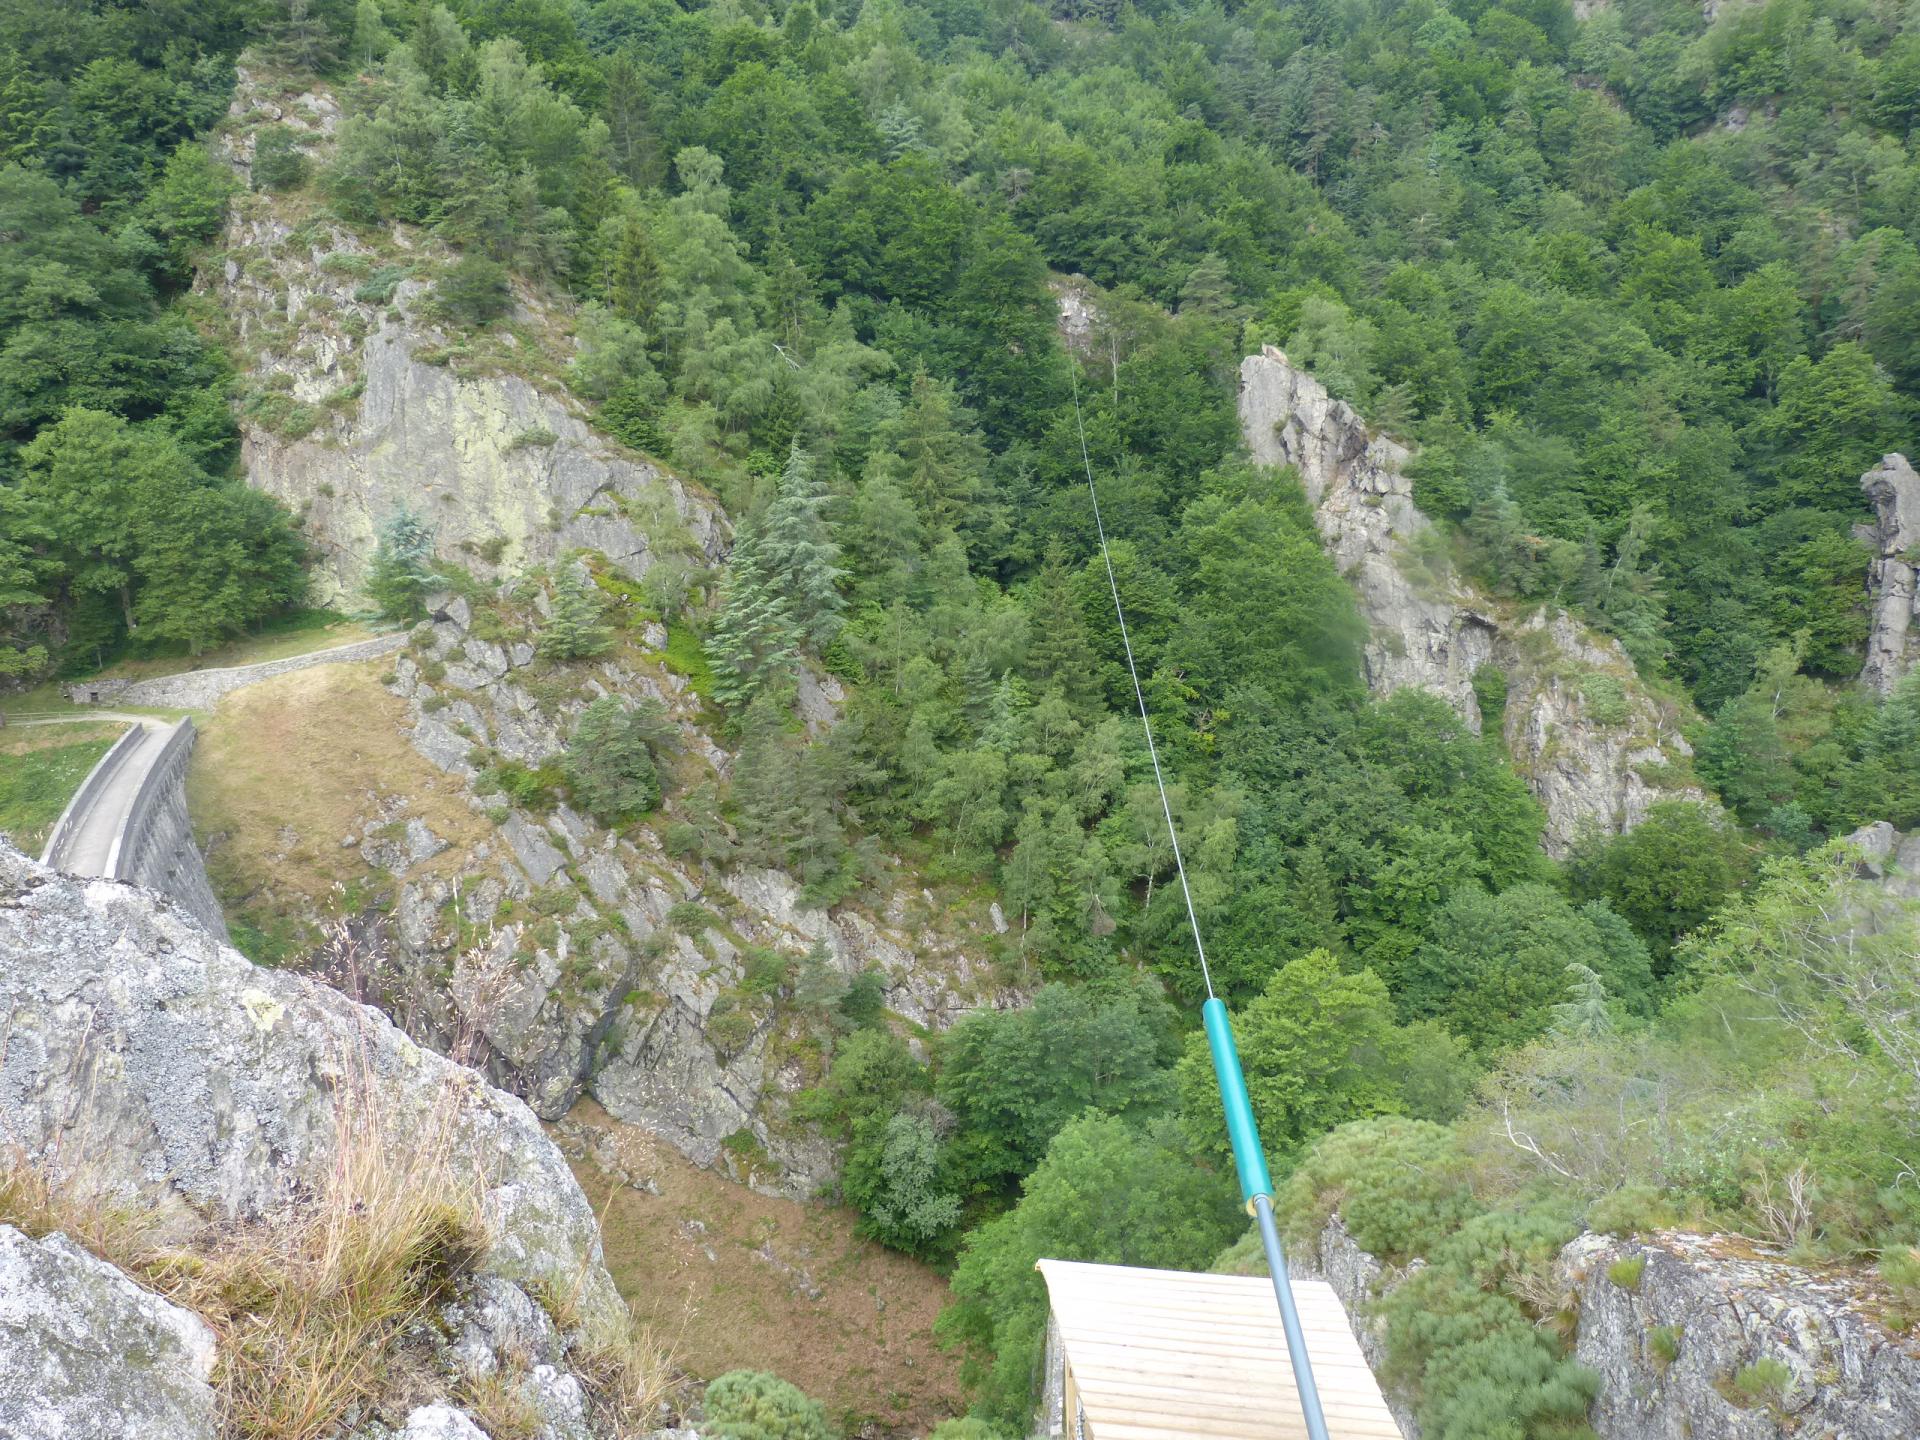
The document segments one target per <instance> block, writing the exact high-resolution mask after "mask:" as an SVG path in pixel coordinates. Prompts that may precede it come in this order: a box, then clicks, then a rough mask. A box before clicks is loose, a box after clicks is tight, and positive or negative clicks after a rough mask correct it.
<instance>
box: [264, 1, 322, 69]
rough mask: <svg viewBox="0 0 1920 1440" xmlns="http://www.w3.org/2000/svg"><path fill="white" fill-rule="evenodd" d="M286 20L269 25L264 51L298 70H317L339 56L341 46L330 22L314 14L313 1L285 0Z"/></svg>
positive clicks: (278, 20) (272, 22)
mask: <svg viewBox="0 0 1920 1440" xmlns="http://www.w3.org/2000/svg"><path fill="white" fill-rule="evenodd" d="M284 6H285V10H286V18H285V19H274V20H271V21H269V22H268V23H267V24H266V26H265V27H263V28H264V29H265V32H266V33H265V37H264V38H263V40H262V42H261V47H260V48H261V49H262V50H263V51H264V52H265V53H266V54H267V55H268V56H269V57H270V58H271V59H273V60H276V61H278V62H279V63H280V64H282V65H288V66H291V67H292V68H294V69H296V70H318V69H320V68H322V67H323V66H325V65H326V64H327V63H328V62H329V61H331V60H332V59H333V58H334V56H335V55H337V54H338V53H339V50H340V42H339V40H338V39H337V38H336V37H335V36H334V34H333V32H332V31H330V30H329V29H328V28H327V22H326V21H325V20H323V19H322V18H321V17H320V16H318V15H315V14H314V13H313V7H312V4H311V3H310V0H284Z"/></svg>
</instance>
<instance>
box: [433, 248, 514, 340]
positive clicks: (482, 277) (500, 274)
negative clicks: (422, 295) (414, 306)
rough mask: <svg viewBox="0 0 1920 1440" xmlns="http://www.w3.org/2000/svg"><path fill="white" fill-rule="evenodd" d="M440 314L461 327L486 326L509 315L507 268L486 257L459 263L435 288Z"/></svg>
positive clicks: (466, 258) (510, 289) (510, 291)
mask: <svg viewBox="0 0 1920 1440" xmlns="http://www.w3.org/2000/svg"><path fill="white" fill-rule="evenodd" d="M433 293H434V300H435V304H436V306H437V308H438V309H439V311H440V313H441V314H442V315H444V316H445V317H446V318H447V319H449V320H451V321H453V322H454V323H456V324H460V325H486V324H490V323H491V322H493V321H495V320H498V319H499V318H500V317H501V316H502V315H504V314H506V313H507V310H508V308H509V307H510V306H511V305H512V304H513V287H512V285H510V284H509V283H508V281H507V271H506V267H505V266H503V265H501V264H500V263H499V262H498V261H495V260H489V259H488V258H487V257H486V256H484V255H465V256H462V257H461V258H460V259H459V260H456V261H455V262H454V263H453V265H452V266H451V267H450V268H449V269H448V270H447V272H446V273H445V274H444V275H442V276H441V277H440V279H439V281H438V282H437V283H436V284H435V285H434V287H433Z"/></svg>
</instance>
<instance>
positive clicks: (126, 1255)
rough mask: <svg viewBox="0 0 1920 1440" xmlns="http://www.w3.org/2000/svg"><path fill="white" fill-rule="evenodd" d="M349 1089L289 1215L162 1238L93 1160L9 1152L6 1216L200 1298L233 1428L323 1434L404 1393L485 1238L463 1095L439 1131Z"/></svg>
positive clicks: (312, 1439) (262, 1433)
mask: <svg viewBox="0 0 1920 1440" xmlns="http://www.w3.org/2000/svg"><path fill="white" fill-rule="evenodd" d="M348 1091H349V1093H347V1094H344V1095H343V1097H342V1105H341V1110H340V1114H341V1117H342V1120H341V1123H342V1127H343V1130H342V1133H341V1135H340V1136H339V1139H338V1143H337V1144H336V1146H335V1150H334V1163H333V1165H332V1168H331V1169H330V1170H329V1172H328V1173H327V1175H326V1176H325V1177H324V1179H323V1181H322V1182H321V1184H320V1186H319V1188H318V1191H317V1193H315V1194H314V1195H313V1196H311V1197H310V1198H309V1199H308V1200H306V1201H305V1202H303V1203H301V1204H299V1205H298V1206H297V1207H295V1208H292V1209H290V1210H289V1212H288V1213H286V1214H284V1215H281V1216H279V1217H276V1218H274V1219H272V1220H267V1221H262V1222H259V1223H256V1224H251V1225H244V1226H240V1227H237V1228H234V1229H232V1230H230V1231H227V1232H225V1233H220V1234H211V1233H210V1234H207V1235H204V1236H203V1237H202V1238H201V1240H200V1241H199V1243H196V1244H194V1245H192V1246H160V1245H156V1244H154V1243H152V1235H153V1231H154V1225H153V1217H154V1215H156V1214H157V1212H156V1211H153V1210H151V1209H149V1210H147V1211H145V1212H142V1211H141V1210H140V1209H139V1208H138V1207H135V1206H131V1205H127V1204H123V1203H119V1202H116V1201H113V1200H110V1199H106V1198H103V1197H104V1195H105V1193H106V1192H105V1191H104V1190H102V1189H101V1188H99V1187H96V1186H91V1185H89V1184H87V1183H86V1181H85V1177H84V1174H81V1175H79V1176H75V1175H72V1174H71V1173H68V1174H66V1175H65V1178H60V1179H56V1178H54V1177H55V1176H60V1175H62V1174H63V1172H62V1171H60V1170H59V1169H57V1168H54V1167H41V1166H36V1165H34V1164H32V1163H31V1162H30V1160H29V1157H27V1156H26V1155H25V1153H24V1152H21V1151H19V1150H17V1149H16V1150H15V1151H14V1152H13V1153H12V1154H11V1155H9V1156H7V1157H6V1158H5V1159H4V1161H0V1221H5V1222H7V1223H10V1224H14V1225H16V1226H18V1227H19V1228H21V1229H23V1230H25V1231H26V1232H27V1233H29V1234H32V1235H36V1236H37V1235H43V1234H46V1233H49V1232H51V1231H54V1230H59V1231H62V1232H64V1233H65V1234H67V1235H68V1236H69V1237H70V1238H72V1239H74V1240H75V1241H76V1242H78V1243H79V1244H82V1245H84V1246H85V1247H86V1248H87V1249H89V1250H91V1251H93V1252H94V1253H96V1254H98V1255H100V1256H102V1257H103V1258H105V1259H106V1260H108V1261H110V1262H112V1263H113V1264H115V1265H117V1266H119V1267H120V1268H121V1269H123V1270H125V1271H127V1272H128V1273H129V1274H131V1275H134V1276H136V1277H137V1278H139V1279H140V1280H142V1281H144V1282H145V1283H147V1284H148V1285H150V1286H152V1287H153V1288H154V1289H155V1290H157V1291H159V1292H160V1293H161V1294H163V1295H165V1296H166V1297H167V1298H168V1299H170V1300H172V1301H173V1302H175V1303H176V1304H179V1305H183V1306H185V1307H187V1308H188V1309H190V1310H193V1311H195V1312H196V1313H198V1314H199V1315H200V1317H201V1318H202V1319H203V1320H205V1321H206V1322H207V1323H208V1324H209V1325H211V1326H212V1327H213V1329H214V1331H215V1333H216V1334H217V1336H218V1337H219V1341H220V1349H219V1353H220V1366H219V1374H218V1377H217V1378H218V1383H219V1385H220V1390H221V1398H222V1407H223V1410H224V1413H225V1417H226V1424H227V1429H228V1431H229V1433H231V1434H234V1435H237V1436H240V1437H244V1440H319V1437H321V1436H324V1435H327V1434H330V1433H332V1432H333V1431H334V1430H335V1429H336V1428H337V1427H338V1426H339V1424H340V1422H341V1420H342V1419H343V1418H344V1417H345V1415H346V1414H347V1412H348V1411H349V1410H350V1409H351V1408H353V1407H356V1406H359V1407H362V1408H365V1407H368V1406H378V1405H379V1403H380V1401H381V1400H382V1398H383V1397H386V1396H389V1395H394V1394H396V1393H398V1392H401V1391H403V1390H404V1389H405V1388H406V1387H407V1385H408V1383H409V1381H410V1380H411V1379H412V1378H413V1376H414V1375H415V1374H416V1373H417V1371H418V1370H419V1368H420V1365H421V1363H422V1357H421V1356H418V1355H416V1354H415V1353H414V1351H413V1344H412V1337H411V1336H410V1335H409V1333H408V1332H409V1330H410V1329H411V1328H412V1327H414V1326H415V1325H416V1324H417V1322H419V1321H420V1320H422V1319H424V1318H425V1317H426V1316H427V1314H428V1312H429V1311H430V1310H431V1309H432V1308H433V1307H434V1306H435V1305H436V1304H439V1303H441V1302H443V1301H445V1300H447V1299H449V1298H451V1295H452V1292H453V1289H454V1287H455V1285H456V1284H457V1283H458V1281H459V1280H460V1278H461V1276H463V1275H464V1274H465V1273H467V1272H468V1271H469V1270H470V1269H471V1268H472V1266H473V1264H474V1263H475V1261H477V1260H478V1259H479V1257H480V1255H481V1254H482V1253H483V1252H484V1250H485V1248H486V1244H487V1234H486V1229H485V1224H484V1217H483V1208H482V1196H483V1188H482V1185H481V1181H480V1177H479V1175H478V1174H477V1172H475V1171H474V1170H473V1169H472V1167H471V1166H470V1165H467V1164H464V1163H462V1161H461V1159H460V1157H458V1156H456V1154H455V1153H454V1147H453V1144H452V1140H453V1134H452V1128H451V1117H452V1116H453V1115H455V1114H456V1113H457V1111H458V1107H457V1105H456V1104H454V1103H452V1097H450V1096H449V1097H447V1102H448V1103H444V1104H439V1105H436V1106H434V1107H433V1108H432V1111H431V1113H432V1114H433V1115H434V1116H436V1117H439V1118H438V1121H437V1123H433V1124H430V1126H429V1128H428V1131H427V1133H424V1134H423V1133H420V1131H419V1130H418V1129H417V1128H416V1129H413V1130H410V1131H409V1132H408V1133H407V1134H406V1135H404V1136H399V1135H388V1134H387V1133H385V1125H384V1123H383V1117H382V1111H381V1107H380V1106H379V1104H378V1103H377V1101H376V1100H374V1099H373V1095H374V1092H373V1088H372V1082H371V1078H370V1077H367V1076H361V1077H359V1079H358V1080H357V1081H355V1082H352V1083H350V1085H349V1087H348Z"/></svg>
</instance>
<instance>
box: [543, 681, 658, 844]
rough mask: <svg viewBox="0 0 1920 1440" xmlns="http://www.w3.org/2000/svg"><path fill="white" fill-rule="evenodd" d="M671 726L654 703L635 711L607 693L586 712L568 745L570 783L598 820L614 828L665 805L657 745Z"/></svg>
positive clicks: (584, 711)
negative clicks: (656, 762)
mask: <svg viewBox="0 0 1920 1440" xmlns="http://www.w3.org/2000/svg"><path fill="white" fill-rule="evenodd" d="M670 728H671V726H670V723H669V722H668V720H667V718H666V715H665V713H664V712H662V711H661V709H660V707H659V706H658V705H656V704H652V703H651V702H649V703H647V704H642V705H637V706H633V707H629V706H627V705H624V704H622V703H621V702H620V700H619V699H617V698H616V697H614V696H611V695H605V696H602V697H601V698H600V699H598V700H596V701H594V702H593V703H592V704H591V705H589V706H587V708H586V709H585V710H583V711H581V712H580V719H579V721H578V722H577V723H576V724H575V726H574V730H573V737H572V739H571V740H569V741H568V743H567V755H566V761H565V768H566V772H567V783H568V784H569V785H570V786H571V787H572V788H573V792H574V794H575V795H576V796H577V797H578V798H579V800H580V802H581V803H582V804H583V805H585V806H586V808H587V809H588V810H589V811H590V812H591V813H592V814H593V816H594V817H595V818H596V819H598V820H601V821H604V822H606V823H608V824H614V823H617V822H618V821H620V820H624V819H627V818H630V817H632V816H634V815H640V814H643V813H645V812H646V811H648V810H651V809H652V808H653V807H654V806H655V805H657V804H659V803H660V771H659V768H658V766H657V765H656V764H655V762H654V747H655V746H656V745H657V744H659V743H661V739H662V737H663V735H664V733H665V732H667V731H668V730H670Z"/></svg>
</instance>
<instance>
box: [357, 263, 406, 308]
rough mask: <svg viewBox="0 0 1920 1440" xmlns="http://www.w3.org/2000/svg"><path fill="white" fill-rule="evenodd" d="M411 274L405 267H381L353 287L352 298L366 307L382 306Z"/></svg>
mask: <svg viewBox="0 0 1920 1440" xmlns="http://www.w3.org/2000/svg"><path fill="white" fill-rule="evenodd" d="M411 273H412V272H411V271H410V270H409V269H408V267H407V266H405V265H382V266H381V267H380V268H379V269H378V270H375V271H374V272H373V273H372V274H371V275H369V276H368V277H367V278H366V279H365V280H363V281H361V282H360V283H359V284H358V285H356V286H354V289H353V298H354V299H356V300H359V301H361V302H363V303H365V304H368V305H384V304H386V303H387V302H388V301H389V300H391V299H392V298H393V292H394V291H395V290H396V289H397V288H399V285H400V282H401V281H402V280H404V279H406V278H407V276H408V275H409V274H411Z"/></svg>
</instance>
